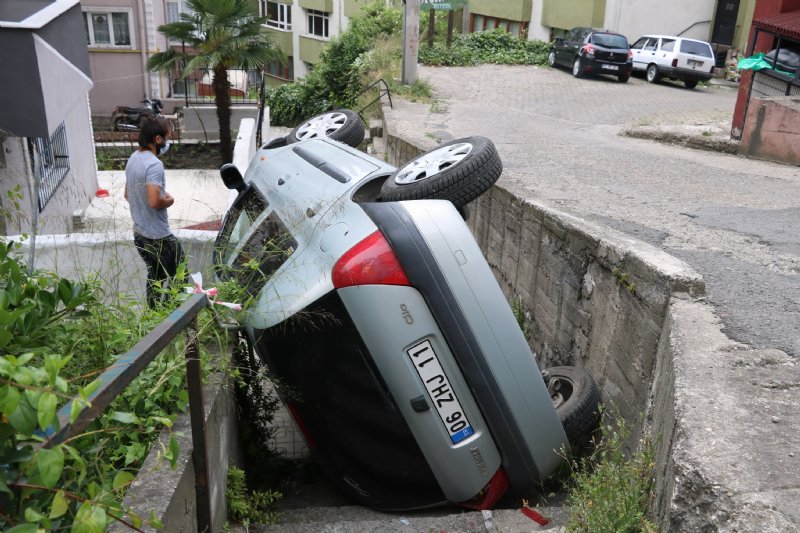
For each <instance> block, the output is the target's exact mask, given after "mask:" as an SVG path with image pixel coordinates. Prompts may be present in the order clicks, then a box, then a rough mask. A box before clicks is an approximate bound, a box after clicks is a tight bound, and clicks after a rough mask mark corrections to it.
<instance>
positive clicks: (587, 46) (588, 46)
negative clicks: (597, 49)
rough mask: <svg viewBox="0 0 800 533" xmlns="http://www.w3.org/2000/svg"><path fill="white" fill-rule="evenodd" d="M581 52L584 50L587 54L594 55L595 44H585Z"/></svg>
mask: <svg viewBox="0 0 800 533" xmlns="http://www.w3.org/2000/svg"><path fill="white" fill-rule="evenodd" d="M581 52H583V53H584V54H586V55H587V56H593V55H594V45H591V44H585V45H583V48H581Z"/></svg>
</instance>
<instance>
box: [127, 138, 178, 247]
mask: <svg viewBox="0 0 800 533" xmlns="http://www.w3.org/2000/svg"><path fill="white" fill-rule="evenodd" d="M125 179H126V184H127V187H128V203H129V204H130V207H131V218H133V231H135V232H136V233H138V234H139V235H142V236H143V237H147V238H148V239H163V238H164V237H167V236H169V235H171V232H170V230H169V218H168V217H167V208H166V207H165V208H163V209H153V208H152V207H150V206H149V205H148V204H147V185H148V184H150V185H158V186H159V187H160V188H161V196H162V197H163V196H164V191H165V181H164V163H162V162H161V160H160V159H159V158H157V157H156V156H155V154H154V153H153V152H151V151H149V150H144V151H143V150H137V151H136V152H134V153H133V155H131V157H130V159H128V164H127V165H125Z"/></svg>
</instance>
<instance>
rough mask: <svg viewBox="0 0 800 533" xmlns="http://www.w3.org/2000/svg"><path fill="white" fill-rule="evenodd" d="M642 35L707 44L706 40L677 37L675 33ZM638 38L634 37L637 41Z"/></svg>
mask: <svg viewBox="0 0 800 533" xmlns="http://www.w3.org/2000/svg"><path fill="white" fill-rule="evenodd" d="M642 37H648V38H650V37H653V38H656V39H675V40H678V39H682V40H684V41H694V42H696V43H704V44H708V42H707V41H702V40H700V39H690V38H689V37H678V36H676V35H657V34H647V35H642ZM642 37H639V39H641V38H642ZM639 39H636V40H637V41H638V40H639ZM709 46H710V45H709Z"/></svg>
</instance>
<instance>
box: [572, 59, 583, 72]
mask: <svg viewBox="0 0 800 533" xmlns="http://www.w3.org/2000/svg"><path fill="white" fill-rule="evenodd" d="M580 71H581V60H580V59H576V60H575V62H574V63H573V64H572V73H573V74H578V73H579V72H580Z"/></svg>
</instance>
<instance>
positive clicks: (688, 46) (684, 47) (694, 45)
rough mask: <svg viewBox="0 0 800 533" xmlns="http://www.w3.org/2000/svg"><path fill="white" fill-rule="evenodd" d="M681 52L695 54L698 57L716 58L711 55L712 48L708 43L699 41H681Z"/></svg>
mask: <svg viewBox="0 0 800 533" xmlns="http://www.w3.org/2000/svg"><path fill="white" fill-rule="evenodd" d="M681 52H683V53H684V54H694V55H696V56H703V57H714V56H713V55H712V54H711V46H709V45H708V43H700V42H697V41H681Z"/></svg>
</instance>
